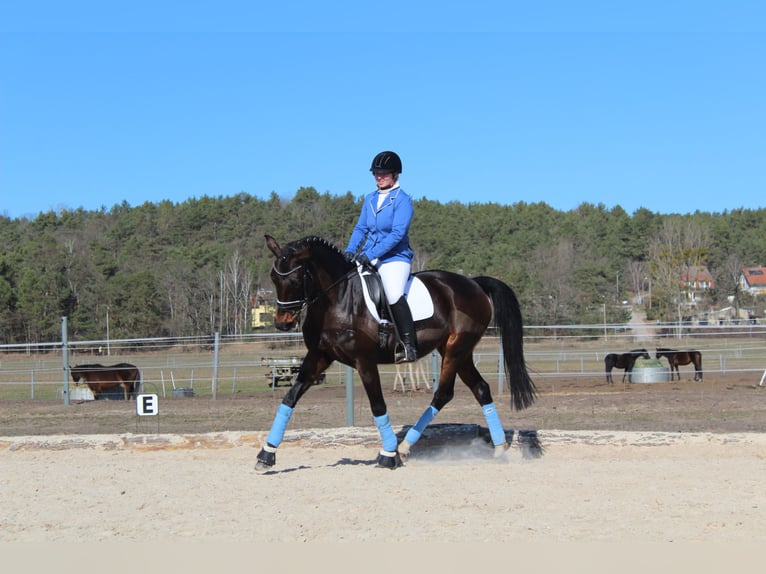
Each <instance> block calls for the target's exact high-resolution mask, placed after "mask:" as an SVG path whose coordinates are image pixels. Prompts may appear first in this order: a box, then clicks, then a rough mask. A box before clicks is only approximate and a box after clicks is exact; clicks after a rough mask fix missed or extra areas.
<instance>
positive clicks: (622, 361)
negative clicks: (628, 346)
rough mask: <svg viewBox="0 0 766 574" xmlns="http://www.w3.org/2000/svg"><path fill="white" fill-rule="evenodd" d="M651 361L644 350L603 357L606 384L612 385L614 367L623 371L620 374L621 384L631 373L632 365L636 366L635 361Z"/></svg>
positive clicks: (610, 354)
mask: <svg viewBox="0 0 766 574" xmlns="http://www.w3.org/2000/svg"><path fill="white" fill-rule="evenodd" d="M638 358H642V359H651V357H650V356H649V352H648V351H647V350H646V349H633V350H632V351H628V352H627V353H621V354H618V353H609V354H608V355H607V356H606V357H604V368H605V369H606V382H607V383H612V384H613V383H614V381H613V380H612V369H614V368H615V367H616V368H618V369H625V370H624V371H623V373H622V382H623V383H624V382H625V376H626V375H629V374H630V373H631V371H633V365H635V364H636V359H638Z"/></svg>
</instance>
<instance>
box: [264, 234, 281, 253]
mask: <svg viewBox="0 0 766 574" xmlns="http://www.w3.org/2000/svg"><path fill="white" fill-rule="evenodd" d="M265 237H266V245H268V247H269V250H270V251H271V252H272V253H273V254H274V256H275V257H279V253H280V252H281V251H282V249H281V248H280V247H279V243H277V240H276V239H274V238H273V237H272V236H271V235H269V234H266V235H265Z"/></svg>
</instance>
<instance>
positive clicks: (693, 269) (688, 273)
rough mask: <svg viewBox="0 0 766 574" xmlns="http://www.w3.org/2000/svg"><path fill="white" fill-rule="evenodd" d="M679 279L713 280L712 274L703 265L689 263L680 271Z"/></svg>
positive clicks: (690, 280)
mask: <svg viewBox="0 0 766 574" xmlns="http://www.w3.org/2000/svg"><path fill="white" fill-rule="evenodd" d="M681 281H683V282H695V281H709V282H712V281H713V276H712V275H711V274H710V271H708V268H707V267H705V266H704V265H689V266H687V267H685V268H684V269H683V271H682V272H681Z"/></svg>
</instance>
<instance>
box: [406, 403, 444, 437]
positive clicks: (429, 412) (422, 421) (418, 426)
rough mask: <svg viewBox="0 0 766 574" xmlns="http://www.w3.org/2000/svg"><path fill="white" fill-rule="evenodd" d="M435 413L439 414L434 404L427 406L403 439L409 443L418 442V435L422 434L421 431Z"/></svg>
mask: <svg viewBox="0 0 766 574" xmlns="http://www.w3.org/2000/svg"><path fill="white" fill-rule="evenodd" d="M437 414H439V410H438V409H437V408H435V407H434V406H430V407H428V408H427V409H426V410H425V412H424V413H423V414H422V415H420V418H419V419H418V422H416V423H415V424H414V425H413V426H411V427H410V429H409V430H408V431H407V434H406V435H405V437H404V440H406V441H407V442H408V443H410V444H411V445H412V444H415V443H416V442H418V440H420V435H422V434H423V431H424V430H425V429H426V427H427V426H428V425H429V424H430V423H431V421H432V420H434V417H435V416H436V415H437Z"/></svg>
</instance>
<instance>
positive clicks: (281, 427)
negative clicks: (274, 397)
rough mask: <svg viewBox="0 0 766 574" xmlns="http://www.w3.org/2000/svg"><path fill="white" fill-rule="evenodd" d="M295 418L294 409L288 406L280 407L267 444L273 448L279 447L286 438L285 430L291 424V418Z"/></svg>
mask: <svg viewBox="0 0 766 574" xmlns="http://www.w3.org/2000/svg"><path fill="white" fill-rule="evenodd" d="M292 416H293V409H292V407H288V406H287V405H284V404H282V405H279V408H278V409H277V414H276V416H275V417H274V422H273V423H271V430H270V431H269V436H268V437H266V442H267V443H268V444H270V445H271V446H274V447H278V446H279V445H280V443H281V442H282V439H283V438H284V436H285V429H286V428H287V423H289V422H290V417H292Z"/></svg>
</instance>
